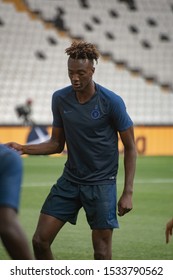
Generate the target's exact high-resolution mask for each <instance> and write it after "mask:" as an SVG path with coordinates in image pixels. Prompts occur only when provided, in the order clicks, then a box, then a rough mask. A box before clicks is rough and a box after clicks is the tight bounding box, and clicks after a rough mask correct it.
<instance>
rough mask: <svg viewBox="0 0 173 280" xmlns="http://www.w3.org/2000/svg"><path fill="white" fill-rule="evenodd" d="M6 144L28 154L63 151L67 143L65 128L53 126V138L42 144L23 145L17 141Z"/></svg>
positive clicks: (48, 153) (47, 153) (46, 153)
mask: <svg viewBox="0 0 173 280" xmlns="http://www.w3.org/2000/svg"><path fill="white" fill-rule="evenodd" d="M6 145H8V146H9V147H11V148H13V149H15V150H17V151H19V152H20V153H21V154H28V155H50V154H55V153H61V152H62V151H63V149H64V145H65V135H64V130H63V128H57V127H53V128H52V135H51V138H50V139H49V140H48V141H46V142H42V143H40V144H33V145H21V144H18V143H15V142H9V143H7V144H6Z"/></svg>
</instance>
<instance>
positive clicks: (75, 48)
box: [65, 41, 100, 63]
mask: <svg viewBox="0 0 173 280" xmlns="http://www.w3.org/2000/svg"><path fill="white" fill-rule="evenodd" d="M65 53H67V55H69V56H70V58H73V59H88V60H91V61H92V62H93V60H95V61H96V63H97V61H98V58H99V56H100V54H99V52H98V50H97V48H96V46H95V45H93V44H91V43H87V42H85V41H80V42H78V41H74V42H73V43H72V44H71V46H70V47H69V48H67V49H66V50H65Z"/></svg>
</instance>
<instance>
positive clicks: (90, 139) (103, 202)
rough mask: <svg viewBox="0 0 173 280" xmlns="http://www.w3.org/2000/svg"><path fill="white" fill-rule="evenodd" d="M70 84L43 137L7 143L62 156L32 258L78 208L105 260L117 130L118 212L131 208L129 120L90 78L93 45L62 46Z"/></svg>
mask: <svg viewBox="0 0 173 280" xmlns="http://www.w3.org/2000/svg"><path fill="white" fill-rule="evenodd" d="M66 53H67V55H68V56H69V57H68V75H69V78H70V81H71V85H69V86H67V87H65V88H63V89H60V90H57V91H56V92H55V93H54V94H53V98H52V112H53V127H52V135H51V138H50V140H49V141H47V142H43V143H40V144H37V145H20V144H17V143H14V142H13V143H8V145H9V146H11V147H13V148H14V149H16V150H19V151H20V152H21V153H23V154H30V155H36V154H37V155H48V154H53V153H61V152H62V151H63V149H64V145H65V142H66V145H67V150H68V155H67V162H66V164H65V167H64V171H63V174H62V176H61V177H60V178H59V179H58V180H57V182H56V184H55V185H54V186H53V187H52V189H51V191H50V193H49V195H48V197H47V199H46V201H45V203H44V205H43V207H42V209H41V214H40V218H39V221H38V225H37V229H36V232H35V234H34V237H33V247H34V252H35V256H36V258H37V259H53V254H52V251H51V244H52V242H53V240H54V238H55V237H56V235H57V233H58V232H59V231H60V229H61V228H62V227H63V225H64V224H65V223H66V222H70V223H72V224H75V223H76V220H77V215H78V211H79V210H80V208H81V207H83V208H84V210H85V212H86V217H87V221H88V223H89V225H90V228H91V230H92V242H93V249H94V258H95V259H97V260H99V259H111V257H112V233H113V229H114V228H117V227H118V221H117V215H116V212H117V207H116V206H117V196H116V175H117V171H118V134H119V135H120V138H121V140H122V142H123V145H124V169H125V172H124V173H125V178H124V189H123V192H122V195H121V197H120V199H119V202H118V214H119V216H123V215H124V214H126V213H128V212H129V211H130V210H131V209H132V193H133V180H134V174H135V163H136V148H135V143H134V131H133V122H132V120H131V119H130V117H129V115H128V113H127V112H126V107H125V104H124V102H123V100H122V98H121V97H120V96H118V95H117V94H115V93H114V92H112V91H110V90H109V89H107V88H104V87H103V86H101V85H99V84H97V83H96V82H94V80H93V74H94V71H95V67H94V61H95V62H97V61H98V58H99V52H98V50H97V48H96V47H95V46H94V45H93V44H91V43H87V42H83V41H81V42H73V43H72V44H71V46H70V47H69V48H67V49H66Z"/></svg>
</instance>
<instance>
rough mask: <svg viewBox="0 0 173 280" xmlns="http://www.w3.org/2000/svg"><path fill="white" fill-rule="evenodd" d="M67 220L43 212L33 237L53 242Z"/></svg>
mask: <svg viewBox="0 0 173 280" xmlns="http://www.w3.org/2000/svg"><path fill="white" fill-rule="evenodd" d="M64 224H65V222H63V221H61V220H59V219H57V218H55V217H53V216H50V215H46V214H43V213H41V214H40V217H39V220H38V224H37V228H36V231H35V234H34V237H33V239H34V240H35V241H36V240H38V241H42V242H48V243H49V244H51V243H52V242H53V240H54V238H55V236H56V235H57V233H58V232H59V231H60V229H61V228H62V227H63V225H64Z"/></svg>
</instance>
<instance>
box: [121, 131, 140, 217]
mask: <svg viewBox="0 0 173 280" xmlns="http://www.w3.org/2000/svg"><path fill="white" fill-rule="evenodd" d="M120 137H121V140H122V142H123V145H124V170H125V178H124V189H123V193H122V195H121V197H120V199H119V202H118V215H119V216H123V215H124V214H126V213H127V212H129V211H130V210H131V209H132V208H133V204H132V195H133V181H134V175H135V169H136V147H135V141H134V130H133V127H130V128H129V129H127V130H126V131H123V132H120Z"/></svg>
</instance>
